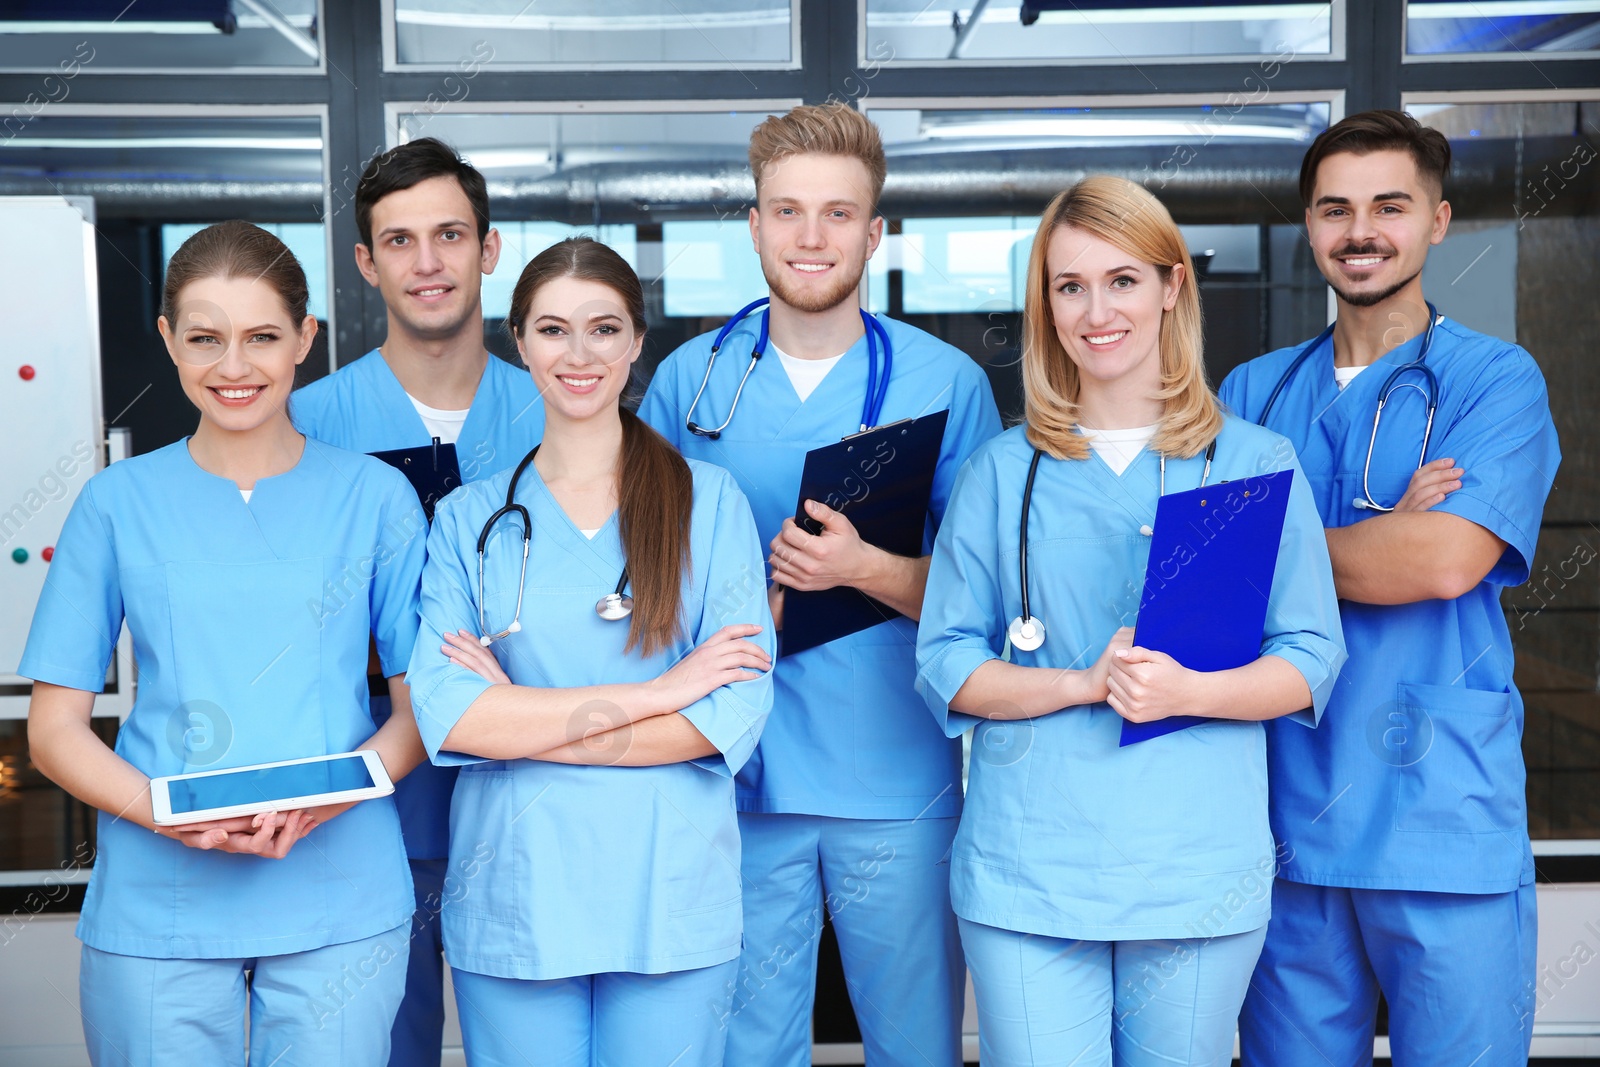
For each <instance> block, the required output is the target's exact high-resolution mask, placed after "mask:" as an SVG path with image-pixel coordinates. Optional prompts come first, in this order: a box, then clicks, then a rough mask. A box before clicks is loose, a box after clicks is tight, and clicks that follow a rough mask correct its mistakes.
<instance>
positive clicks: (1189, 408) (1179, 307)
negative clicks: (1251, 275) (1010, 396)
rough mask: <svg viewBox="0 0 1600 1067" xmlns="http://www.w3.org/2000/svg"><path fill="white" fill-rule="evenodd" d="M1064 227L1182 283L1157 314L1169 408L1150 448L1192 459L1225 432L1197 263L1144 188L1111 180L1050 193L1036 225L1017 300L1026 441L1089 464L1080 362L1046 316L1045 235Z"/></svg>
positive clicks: (1163, 384)
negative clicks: (1179, 275)
mask: <svg viewBox="0 0 1600 1067" xmlns="http://www.w3.org/2000/svg"><path fill="white" fill-rule="evenodd" d="M1063 226H1070V227H1072V228H1073V229H1075V230H1082V231H1083V232H1084V233H1087V234H1091V235H1093V236H1095V237H1098V238H1100V239H1101V240H1102V241H1106V242H1108V243H1110V244H1113V245H1115V246H1116V247H1118V248H1119V249H1121V250H1122V251H1124V252H1126V253H1128V254H1129V255H1130V256H1132V257H1134V258H1135V259H1137V260H1139V261H1141V262H1144V263H1149V264H1151V265H1153V266H1154V267H1155V269H1156V271H1157V273H1158V274H1159V275H1160V277H1161V280H1162V282H1163V284H1165V283H1166V282H1168V281H1170V280H1171V278H1172V268H1173V265H1175V264H1179V263H1181V264H1183V281H1182V283H1181V284H1180V285H1179V287H1178V300H1177V303H1176V304H1175V305H1174V306H1173V308H1172V310H1171V311H1163V312H1162V313H1161V333H1160V338H1159V341H1158V344H1159V350H1160V359H1161V390H1160V392H1159V393H1157V394H1156V395H1157V398H1158V399H1160V400H1162V401H1163V402H1164V404H1165V409H1164V411H1163V412H1162V415H1161V422H1160V425H1159V428H1158V429H1157V430H1156V435H1155V439H1154V440H1153V441H1152V442H1151V447H1152V448H1153V449H1154V450H1155V451H1157V452H1159V453H1161V454H1162V455H1164V456H1174V457H1184V458H1187V457H1189V456H1193V455H1195V454H1196V453H1198V452H1199V451H1200V450H1201V449H1203V448H1205V447H1206V446H1207V445H1208V444H1210V443H1211V442H1212V440H1214V439H1215V438H1216V436H1217V434H1218V433H1219V432H1220V431H1221V430H1222V408H1221V405H1219V404H1218V403H1217V398H1216V396H1215V394H1213V393H1212V392H1211V387H1210V385H1208V384H1207V383H1206V368H1205V356H1204V342H1203V339H1202V333H1201V322H1200V290H1199V288H1198V284H1197V283H1196V281H1195V275H1194V263H1193V262H1192V261H1191V260H1190V258H1189V249H1188V247H1187V246H1186V245H1185V243H1184V240H1183V235H1182V234H1181V233H1180V232H1179V231H1178V225H1177V223H1175V222H1173V221H1172V216H1171V215H1170V214H1168V213H1167V209H1166V207H1164V206H1163V205H1162V203H1161V201H1160V200H1157V199H1156V198H1155V196H1153V195H1152V194H1151V193H1150V192H1148V191H1147V190H1146V189H1144V187H1142V186H1140V185H1138V184H1136V183H1134V182H1131V181H1128V180H1127V179H1126V178H1116V177H1112V176H1110V175H1093V176H1090V177H1088V178H1084V179H1083V180H1082V181H1080V182H1078V183H1077V184H1076V185H1074V186H1073V187H1072V188H1070V189H1068V190H1067V191H1066V192H1063V193H1061V194H1059V195H1057V196H1056V198H1055V199H1054V200H1052V201H1050V206H1049V207H1047V208H1045V211H1044V217H1043V218H1041V219H1040V220H1039V231H1038V233H1036V234H1035V235H1034V238H1033V252H1032V254H1031V255H1030V256H1029V257H1028V291H1027V297H1026V300H1025V302H1024V304H1023V326H1022V391H1023V395H1024V398H1025V401H1026V418H1027V423H1028V431H1027V433H1028V440H1029V442H1031V443H1032V444H1033V445H1034V447H1036V448H1040V449H1043V450H1044V451H1045V452H1048V453H1049V454H1050V455H1052V456H1054V457H1055V458H1056V459H1087V458H1088V456H1089V442H1088V439H1087V438H1086V437H1084V436H1083V435H1082V434H1079V433H1076V432H1074V428H1075V427H1076V426H1077V425H1078V418H1079V415H1078V395H1079V389H1080V387H1081V384H1082V383H1081V382H1080V380H1079V377H1078V367H1077V364H1075V363H1073V362H1072V359H1071V358H1070V357H1069V356H1068V355H1067V352H1066V349H1065V348H1063V347H1062V344H1061V338H1060V337H1059V336H1057V334H1056V324H1055V320H1054V318H1053V317H1052V316H1051V314H1050V298H1049V292H1050V278H1049V267H1048V265H1047V264H1046V262H1045V253H1046V250H1047V247H1048V245H1049V244H1050V237H1051V235H1053V234H1054V233H1055V231H1056V230H1057V229H1059V228H1061V227H1063Z"/></svg>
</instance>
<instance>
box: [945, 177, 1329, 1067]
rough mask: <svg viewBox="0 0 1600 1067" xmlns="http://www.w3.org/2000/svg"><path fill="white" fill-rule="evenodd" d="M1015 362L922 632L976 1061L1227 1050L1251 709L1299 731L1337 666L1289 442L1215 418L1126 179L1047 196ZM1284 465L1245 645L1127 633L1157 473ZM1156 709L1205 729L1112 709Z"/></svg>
mask: <svg viewBox="0 0 1600 1067" xmlns="http://www.w3.org/2000/svg"><path fill="white" fill-rule="evenodd" d="M1022 372H1023V385H1024V392H1025V396H1026V400H1027V421H1026V422H1025V423H1024V424H1023V425H1021V426H1017V427H1015V428H1013V429H1011V430H1008V431H1006V432H1005V433H1003V434H1001V435H1000V436H999V437H997V438H995V439H994V440H993V441H991V442H989V443H988V444H987V445H985V446H984V447H982V448H980V449H979V450H978V452H977V454H976V455H974V456H973V457H972V460H971V461H970V462H969V463H968V464H967V465H966V466H965V467H964V468H963V469H962V472H961V477H960V479H959V480H958V481H957V483H956V487H955V491H954V494H953V496H952V498H951V501H950V506H949V508H948V509H947V511H946V512H945V517H944V524H943V525H942V526H941V527H940V530H939V540H938V544H937V546H936V548H935V549H934V556H933V564H932V567H931V568H930V571H929V575H928V593H927V597H926V599H925V600H924V603H923V612H922V624H921V628H920V630H919V632H918V640H917V663H918V668H919V675H918V679H919V684H920V685H921V687H922V689H923V692H924V693H925V694H926V696H927V701H928V704H929V706H930V707H931V708H932V709H933V712H934V717H935V718H936V719H937V720H938V722H939V724H940V725H941V726H942V727H943V728H944V730H945V732H946V733H948V734H949V735H951V736H958V735H960V734H961V733H962V732H963V731H965V730H968V729H972V728H974V727H975V728H976V730H975V733H974V735H973V739H972V762H971V770H970V776H969V782H968V789H967V805H966V810H965V811H964V812H963V813H962V815H961V830H960V833H959V834H958V835H957V837H956V842H955V849H954V852H953V854H952V857H951V896H952V898H953V900H954V903H955V910H956V914H957V915H958V916H960V924H961V942H962V946H963V948H964V949H965V951H966V958H967V965H968V967H969V968H970V969H971V971H972V981H973V986H974V989H975V991H976V994H977V1003H978V1035H979V1041H980V1043H981V1055H980V1058H981V1060H982V1062H983V1063H984V1064H985V1065H986V1067H988V1065H994V1067H1009V1065H1023V1064H1028V1065H1038V1067H1044V1065H1051V1067H1067V1065H1069V1064H1071V1065H1075V1067H1096V1065H1110V1064H1117V1065H1119V1067H1144V1065H1152V1067H1153V1065H1156V1064H1175V1063H1177V1064H1188V1065H1191V1067H1226V1065H1227V1064H1228V1062H1229V1061H1230V1058H1231V1056H1232V1050H1233V1036H1234V1023H1235V1020H1236V1019H1237V1017H1238V1014H1239V1005H1240V1003H1241V1002H1242V1001H1243V999H1244V995H1245V987H1246V985H1247V983H1248V982H1249V979H1250V973H1251V970H1252V969H1253V968H1254V966H1255V962H1256V955H1257V953H1258V952H1259V951H1260V948H1261V942H1262V938H1263V937H1264V936H1265V934H1266V925H1267V918H1268V913H1269V888H1270V885H1271V878H1272V871H1273V869H1274V866H1275V855H1274V848H1273V841H1272V834H1271V831H1270V829H1269V826H1268V821H1267V760H1266V752H1265V747H1264V735H1263V730H1262V726H1261V722H1262V721H1263V720H1267V719H1274V718H1279V717H1282V716H1292V717H1293V718H1294V719H1296V720H1298V721H1295V722H1292V723H1288V724H1286V726H1285V729H1293V730H1299V731H1301V732H1303V733H1305V734H1307V735H1310V736H1315V734H1316V731H1315V730H1314V729H1311V728H1310V727H1312V726H1314V725H1315V723H1316V718H1317V714H1318V713H1319V712H1320V711H1321V709H1322V708H1323V706H1324V704H1325V702H1326V701H1327V699H1328V694H1329V692H1330V691H1331V689H1332V688H1333V683H1334V678H1335V674H1336V671H1337V670H1338V667H1339V664H1340V662H1341V661H1342V660H1343V658H1344V652H1343V644H1342V641H1341V638H1340V633H1339V615H1338V608H1337V604H1336V602H1335V598H1334V593H1333V575H1332V573H1331V571H1330V568H1329V564H1328V553H1327V548H1326V546H1325V545H1324V543H1323V540H1322V534H1321V525H1320V523H1319V521H1318V518H1317V511H1316V506H1315V504H1314V503H1313V502H1312V499H1311V491H1310V487H1309V485H1308V484H1307V483H1306V480H1305V478H1304V476H1303V475H1302V474H1301V472H1300V471H1299V469H1298V466H1297V464H1296V461H1295V456H1294V450H1293V449H1292V448H1291V447H1289V445H1288V443H1287V442H1286V441H1284V440H1283V439H1282V438H1281V437H1278V436H1277V435H1276V434H1272V433H1267V432H1265V431H1263V430H1261V429H1259V428H1257V427H1255V426H1252V425H1250V424H1249V423H1246V422H1243V421H1241V420H1239V419H1233V418H1227V417H1225V416H1224V415H1223V413H1222V411H1221V410H1220V408H1219V406H1218V404H1217V402H1216V398H1215V397H1214V396H1213V395H1212V393H1211V391H1210V389H1209V388H1208V387H1207V385H1206V381H1205V371H1204V364H1203V362H1202V357H1201V327H1200V302H1199V295H1198V291H1197V289H1196V285H1195V279H1194V269H1193V267H1192V265H1191V261H1190V258H1189V253H1188V251H1187V249H1186V248H1185V246H1184V241H1183V236H1182V234H1181V233H1179V231H1178V228H1177V226H1176V225H1174V223H1173V222H1172V218H1171V216H1170V215H1168V214H1167V211H1166V209H1165V208H1164V207H1163V206H1162V205H1161V203H1160V202H1159V201H1158V200H1156V198H1155V197H1153V196H1152V195H1151V194H1149V193H1148V192H1146V191H1145V190H1144V189H1143V188H1141V187H1140V186H1138V185H1136V184H1134V183H1132V182H1129V181H1126V180H1124V179H1121V178H1113V177H1091V178H1087V179H1085V180H1084V181H1082V182H1080V183H1078V184H1077V185H1075V186H1073V187H1072V188H1071V189H1068V190H1067V191H1066V192H1064V193H1062V194H1061V195H1060V196H1058V197H1056V199H1055V200H1053V201H1052V202H1051V204H1050V206H1049V207H1048V208H1047V209H1046V210H1045V214H1044V218H1043V219H1042V221H1041V222H1040V225H1039V230H1038V234H1037V236H1036V237H1035V238H1034V244H1033V252H1032V255H1031V257H1030V259H1029V264H1028V290H1027V304H1026V309H1025V326H1024V340H1023V364H1022ZM1212 445H1215V453H1214V455H1211V454H1210V449H1211V446H1212ZM1036 450H1039V452H1038V453H1036ZM1036 454H1040V458H1039V459H1038V461H1037V462H1038V468H1037V472H1036V473H1037V479H1036V481H1035V483H1034V486H1033V494H1032V504H1031V515H1030V521H1029V523H1028V527H1027V531H1028V545H1027V548H1028V581H1029V587H1028V590H1027V592H1028V598H1029V600H1028V612H1029V614H1030V615H1031V616H1032V617H1033V618H1034V619H1036V620H1038V621H1039V622H1042V623H1043V625H1044V641H1043V644H1042V645H1036V644H1035V643H1034V642H1031V641H1026V640H1022V641H1019V642H1018V645H1020V644H1027V645H1029V646H1030V647H1029V648H1028V649H1024V648H1022V647H1018V645H1013V644H1012V643H1011V642H1010V641H1009V640H1008V632H1009V624H1010V622H1011V620H1013V619H1015V618H1018V617H1019V616H1021V614H1022V604H1023V599H1022V589H1021V580H1022V579H1021V573H1020V567H1019V560H1018V544H1019V534H1018V529H1019V525H1020V521H1021V517H1022V511H1023V506H1024V505H1023V494H1024V487H1025V486H1026V484H1027V482H1028V480H1029V468H1030V465H1031V464H1033V463H1034V462H1035V458H1034V457H1035V455H1036ZM1276 470H1289V471H1293V472H1294V481H1293V483H1292V485H1291V487H1290V488H1289V490H1288V492H1289V499H1288V502H1287V514H1286V518H1285V520H1284V527H1283V534H1282V538H1281V541H1280V543H1279V546H1278V560H1277V568H1276V571H1275V573H1274V576H1273V581H1272V588H1271V590H1270V593H1269V596H1268V604H1267V616H1266V625H1265V629H1264V631H1263V633H1262V635H1261V656H1260V658H1259V659H1257V660H1255V661H1254V662H1252V663H1250V664H1248V665H1246V666H1243V667H1239V668H1236V669H1234V670H1226V671H1217V672H1213V673H1201V672H1196V671H1193V670H1189V669H1187V668H1185V667H1183V666H1182V665H1181V664H1180V663H1179V662H1177V661H1176V660H1174V659H1173V658H1172V657H1170V656H1167V655H1165V654H1163V653H1159V652H1154V651H1151V650H1147V649H1142V648H1139V647H1136V646H1133V645H1132V638H1133V630H1132V629H1130V627H1132V626H1133V625H1134V623H1135V621H1136V617H1137V614H1138V608H1139V601H1140V593H1141V588H1142V586H1143V581H1144V575H1145V566H1146V561H1147V558H1148V556H1149V554H1150V544H1151V540H1150V534H1149V533H1148V527H1149V525H1150V524H1151V523H1153V522H1154V521H1155V514H1156V505H1157V501H1158V500H1159V498H1160V496H1161V494H1162V491H1163V485H1164V486H1165V488H1166V490H1167V491H1170V492H1177V491H1180V490H1188V489H1194V488H1196V487H1197V486H1199V485H1201V484H1202V482H1204V484H1206V485H1212V486H1215V487H1216V491H1217V495H1218V498H1219V499H1218V501H1217V503H1218V504H1219V505H1222V504H1224V503H1225V502H1226V497H1225V494H1237V493H1239V492H1240V490H1239V489H1238V488H1228V487H1225V486H1223V485H1221V484H1220V483H1222V482H1225V481H1236V480H1238V479H1242V478H1248V477H1250V476H1252V475H1257V474H1265V473H1269V472H1272V471H1276ZM1235 500H1236V501H1237V502H1238V503H1239V504H1240V506H1242V507H1247V506H1249V505H1248V502H1246V501H1244V499H1243V498H1242V497H1235ZM1227 506H1228V507H1229V508H1230V510H1232V509H1233V505H1232V504H1231V503H1230V504H1228V505H1227ZM1200 552H1201V554H1200V555H1199V557H1198V558H1197V559H1196V560H1195V561H1193V562H1189V563H1188V565H1190V566H1204V565H1206V558H1205V555H1204V549H1203V548H1202V549H1201V550H1200ZM1240 595H1241V596H1258V595H1260V594H1259V593H1253V592H1251V591H1250V590H1248V589H1245V590H1241V592H1240ZM1195 625H1196V626H1204V625H1205V621H1204V620H1203V619H1196V620H1195ZM1172 715H1195V716H1202V717H1205V718H1207V719H1211V720H1215V721H1211V722H1205V723H1202V724H1200V725H1196V726H1192V727H1190V728H1188V729H1186V730H1182V731H1180V732H1177V733H1169V734H1166V735H1165V736H1161V737H1156V738H1154V739H1151V740H1147V741H1144V742H1141V743H1138V744H1135V745H1130V746H1128V747H1126V748H1122V747H1119V744H1118V742H1119V738H1120V737H1121V732H1122V725H1123V722H1124V720H1126V721H1129V722H1153V721H1158V720H1161V719H1165V718H1167V717H1169V716H1172ZM1274 921H1275V920H1274Z"/></svg>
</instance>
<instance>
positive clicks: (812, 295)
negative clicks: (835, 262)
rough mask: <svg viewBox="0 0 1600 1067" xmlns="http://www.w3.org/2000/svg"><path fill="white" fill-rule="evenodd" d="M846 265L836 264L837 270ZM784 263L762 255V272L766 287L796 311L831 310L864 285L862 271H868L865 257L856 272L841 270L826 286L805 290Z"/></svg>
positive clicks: (814, 311) (835, 269)
mask: <svg viewBox="0 0 1600 1067" xmlns="http://www.w3.org/2000/svg"><path fill="white" fill-rule="evenodd" d="M841 269H845V268H844V264H842V263H841V264H840V265H839V266H837V267H835V268H834V271H835V272H836V273H837V272H838V271H839V270H841ZM785 270H786V268H785V266H784V264H782V263H777V264H768V262H767V260H766V257H765V256H763V257H762V259H761V273H762V275H764V276H765V277H766V279H767V287H768V288H769V289H771V290H772V295H773V296H775V297H777V298H778V299H779V300H781V301H783V302H784V303H785V304H787V305H789V306H790V307H792V308H794V309H795V310H796V311H805V312H810V313H813V314H815V313H817V312H820V311H831V310H833V309H834V308H836V307H838V306H839V305H840V304H842V303H844V302H845V301H846V300H848V299H849V298H850V294H851V293H853V292H855V291H856V290H857V289H858V288H859V287H860V285H861V275H862V274H864V273H866V270H867V264H866V261H865V260H863V261H862V262H861V263H860V265H858V266H857V267H856V269H855V273H853V274H850V273H845V274H838V276H837V278H836V279H835V280H834V281H833V282H831V283H830V284H829V285H828V287H827V288H825V289H821V290H810V291H807V290H804V289H801V288H800V287H799V286H798V285H797V284H795V282H796V279H794V278H791V277H789V276H788V274H786V273H785Z"/></svg>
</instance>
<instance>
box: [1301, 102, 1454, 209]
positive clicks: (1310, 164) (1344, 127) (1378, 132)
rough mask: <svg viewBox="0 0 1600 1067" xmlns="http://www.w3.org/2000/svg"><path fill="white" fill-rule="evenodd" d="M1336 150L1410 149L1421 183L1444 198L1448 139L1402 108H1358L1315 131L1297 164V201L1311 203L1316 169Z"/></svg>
mask: <svg viewBox="0 0 1600 1067" xmlns="http://www.w3.org/2000/svg"><path fill="white" fill-rule="evenodd" d="M1338 152H1350V153H1352V154H1353V155H1358V156H1365V155H1369V154H1370V153H1373V152H1409V153H1411V158H1412V160H1413V161H1414V162H1415V163H1416V165H1417V174H1418V175H1419V176H1420V177H1421V178H1422V180H1423V182H1424V184H1426V185H1427V186H1428V187H1429V188H1430V189H1432V191H1433V192H1434V194H1435V195H1436V196H1437V197H1438V198H1439V199H1441V200H1443V199H1444V179H1445V175H1447V174H1448V173H1449V172H1450V141H1449V139H1448V138H1447V137H1445V135H1444V134H1442V133H1440V132H1439V131H1438V130H1433V129H1429V128H1428V127H1426V126H1424V125H1423V124H1422V123H1420V122H1418V121H1417V120H1416V119H1414V118H1412V117H1411V116H1410V115H1407V114H1406V113H1405V112H1403V111H1389V110H1378V111H1361V112H1358V113H1356V114H1354V115H1351V116H1350V117H1348V118H1344V119H1340V120H1339V121H1338V122H1336V123H1334V124H1333V125H1332V126H1329V127H1328V128H1327V129H1325V130H1323V131H1322V133H1320V134H1318V135H1317V139H1316V140H1315V141H1312V142H1311V147H1310V148H1309V149H1307V150H1306V157H1305V159H1304V160H1302V161H1301V163H1300V201H1301V203H1303V204H1304V205H1305V206H1306V207H1310V206H1311V196H1312V194H1313V193H1314V192H1315V191H1316V185H1317V168H1318V167H1319V166H1321V165H1322V161H1323V160H1324V159H1326V158H1328V157H1329V156H1331V155H1334V154H1335V153H1338Z"/></svg>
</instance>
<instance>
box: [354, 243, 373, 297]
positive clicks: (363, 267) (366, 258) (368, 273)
mask: <svg viewBox="0 0 1600 1067" xmlns="http://www.w3.org/2000/svg"><path fill="white" fill-rule="evenodd" d="M356 270H359V271H360V272H361V276H362V277H363V278H365V279H366V280H367V284H368V285H370V286H372V287H373V288H374V289H376V288H377V287H378V265H377V264H376V263H374V262H373V261H372V249H370V248H368V247H367V246H366V245H365V244H363V243H361V242H360V241H357V242H356Z"/></svg>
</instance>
